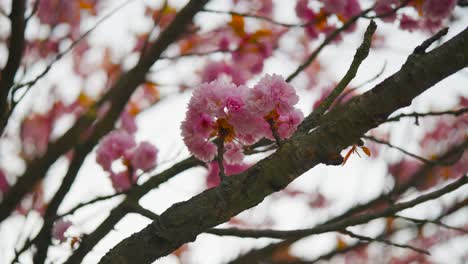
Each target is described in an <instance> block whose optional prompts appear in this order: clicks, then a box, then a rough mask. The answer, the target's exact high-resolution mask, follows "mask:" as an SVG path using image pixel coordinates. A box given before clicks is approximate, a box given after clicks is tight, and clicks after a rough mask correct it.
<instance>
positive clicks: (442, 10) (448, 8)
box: [422, 0, 457, 21]
mask: <svg viewBox="0 0 468 264" xmlns="http://www.w3.org/2000/svg"><path fill="white" fill-rule="evenodd" d="M456 5H457V1H456V0H425V1H424V3H423V6H422V10H423V13H424V15H425V16H427V18H428V19H430V20H435V21H437V20H443V19H445V18H448V17H449V16H450V14H452V11H453V9H454V8H455V6H456Z"/></svg>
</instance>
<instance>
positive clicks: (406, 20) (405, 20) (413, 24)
mask: <svg viewBox="0 0 468 264" xmlns="http://www.w3.org/2000/svg"><path fill="white" fill-rule="evenodd" d="M400 28H401V29H403V30H408V31H409V32H413V31H414V30H417V29H419V28H420V24H419V21H418V20H416V19H414V18H412V17H410V16H407V15H402V16H401V19H400Z"/></svg>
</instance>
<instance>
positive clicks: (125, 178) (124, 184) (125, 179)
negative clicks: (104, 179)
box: [110, 170, 133, 192]
mask: <svg viewBox="0 0 468 264" xmlns="http://www.w3.org/2000/svg"><path fill="white" fill-rule="evenodd" d="M110 178H111V181H112V187H114V189H115V190H116V191H117V192H123V191H126V190H128V189H130V187H132V184H133V182H132V181H133V179H132V178H133V177H131V175H130V174H129V172H128V171H126V170H125V171H121V172H118V173H114V172H111V174H110Z"/></svg>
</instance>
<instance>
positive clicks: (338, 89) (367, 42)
mask: <svg viewBox="0 0 468 264" xmlns="http://www.w3.org/2000/svg"><path fill="white" fill-rule="evenodd" d="M376 29H377V25H376V24H375V22H374V21H373V20H371V22H370V23H369V26H367V29H366V32H365V33H364V39H363V41H362V43H361V45H360V46H359V48H358V49H357V50H356V53H355V54H354V57H353V61H352V62H351V66H350V67H349V69H348V71H347V72H346V74H345V75H344V76H343V78H342V79H341V80H340V82H339V83H338V84H337V85H336V86H335V88H333V91H332V92H331V93H330V94H329V95H328V96H327V98H325V100H324V101H323V102H322V103H320V105H319V107H318V108H317V109H315V110H314V112H312V114H310V115H309V116H307V117H306V119H305V120H304V121H303V122H302V124H301V125H300V126H299V128H298V131H299V133H304V132H305V131H308V130H310V129H312V128H313V127H315V126H316V125H317V123H318V122H319V119H320V118H321V117H322V115H323V114H324V113H325V112H326V111H327V110H328V109H329V108H330V106H331V105H332V104H333V102H334V101H335V99H336V98H337V97H338V96H339V95H340V94H341V93H342V92H343V90H344V89H345V88H346V86H348V84H349V83H350V82H351V80H352V79H353V78H354V77H355V76H356V74H357V71H358V69H359V66H360V65H361V63H362V62H363V61H364V59H365V58H367V56H368V55H369V50H370V46H371V41H372V36H373V34H374V32H375V30H376ZM291 77H293V75H291ZM288 79H289V80H290V78H288Z"/></svg>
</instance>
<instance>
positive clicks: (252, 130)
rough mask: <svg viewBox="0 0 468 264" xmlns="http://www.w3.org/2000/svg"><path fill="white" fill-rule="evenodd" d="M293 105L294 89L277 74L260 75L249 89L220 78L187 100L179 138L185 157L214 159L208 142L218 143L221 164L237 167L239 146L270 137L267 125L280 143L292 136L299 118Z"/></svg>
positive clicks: (240, 153) (239, 154)
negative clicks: (221, 147) (277, 132)
mask: <svg viewBox="0 0 468 264" xmlns="http://www.w3.org/2000/svg"><path fill="white" fill-rule="evenodd" d="M298 100H299V98H298V96H297V95H296V92H295V90H294V88H293V87H292V86H290V85H289V84H287V83H286V82H285V81H284V80H283V78H282V77H280V76H279V75H272V76H270V75H267V76H265V77H264V78H262V80H260V82H259V83H258V84H257V85H256V86H255V87H254V88H253V89H249V88H247V87H246V86H236V85H234V84H232V83H228V82H226V80H220V79H218V80H216V81H213V82H210V83H203V84H201V85H200V86H199V87H198V88H196V89H195V91H194V92H193V96H192V98H191V99H190V102H189V105H188V110H187V113H186V117H185V120H184V121H183V122H182V124H181V130H182V137H183V139H184V142H185V144H186V145H187V147H188V149H189V150H190V152H191V153H192V154H193V155H195V157H197V158H198V159H200V160H203V161H206V162H208V161H211V160H213V159H214V157H215V156H216V154H217V146H216V145H215V144H214V142H213V141H214V139H221V140H222V142H223V144H224V145H225V147H226V152H225V155H224V159H225V161H226V162H227V163H240V162H241V161H242V159H243V155H242V145H243V144H253V143H255V142H256V141H257V140H259V139H260V138H262V137H267V138H270V139H271V138H273V137H272V132H271V128H270V124H269V122H270V121H271V120H273V121H274V123H275V127H279V126H281V135H282V136H283V138H286V137H289V136H291V135H292V133H293V132H294V131H295V129H296V128H297V126H298V124H299V123H300V122H301V121H302V119H303V116H302V113H300V111H299V110H296V109H295V108H294V105H295V104H296V103H297V102H298ZM270 119H271V120H270ZM234 142H235V143H234Z"/></svg>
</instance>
